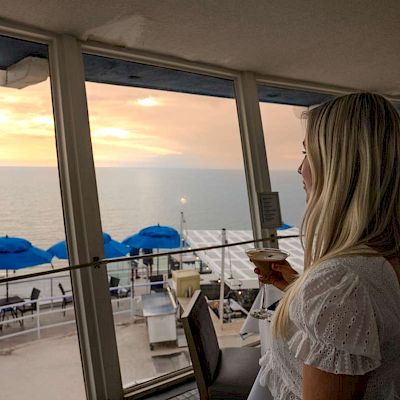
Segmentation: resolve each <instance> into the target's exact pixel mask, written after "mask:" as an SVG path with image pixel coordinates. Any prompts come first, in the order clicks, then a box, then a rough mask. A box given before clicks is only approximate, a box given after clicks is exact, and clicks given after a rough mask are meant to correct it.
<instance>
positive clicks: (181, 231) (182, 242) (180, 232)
mask: <svg viewBox="0 0 400 400" xmlns="http://www.w3.org/2000/svg"><path fill="white" fill-rule="evenodd" d="M179 201H180V202H181V204H182V206H184V205H185V204H186V203H187V199H186V198H185V197H181V198H180V200H179ZM185 222H186V221H185V216H184V215H183V211H181V218H180V229H179V234H180V239H181V240H180V248H179V250H182V249H183V247H184V240H185V239H184V237H183V224H184V223H185ZM179 269H182V253H180V254H179Z"/></svg>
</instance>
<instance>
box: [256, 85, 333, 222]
mask: <svg viewBox="0 0 400 400" xmlns="http://www.w3.org/2000/svg"><path fill="white" fill-rule="evenodd" d="M258 94H259V99H260V110H261V119H262V124H263V130H264V139H265V146H266V151H267V158H268V165H269V169H270V177H271V185H272V190H273V191H277V192H279V199H280V204H281V212H282V219H283V222H284V223H286V224H288V225H293V226H299V224H300V221H301V218H302V215H303V211H304V207H305V194H304V190H303V184H302V178H301V176H300V175H299V174H298V172H297V170H298V168H299V166H300V163H301V162H302V159H303V157H304V155H303V153H302V151H303V150H304V149H303V140H304V134H305V126H306V125H305V124H306V121H305V119H304V115H303V113H304V112H305V111H306V110H307V109H308V106H312V105H315V104H319V103H322V102H323V101H326V100H328V99H330V98H331V97H332V96H331V95H326V94H321V93H315V92H309V91H305V90H293V89H284V88H277V87H271V86H265V85H259V86H258Z"/></svg>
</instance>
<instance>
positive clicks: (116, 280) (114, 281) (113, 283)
mask: <svg viewBox="0 0 400 400" xmlns="http://www.w3.org/2000/svg"><path fill="white" fill-rule="evenodd" d="M120 280H121V279H119V278H117V277H116V276H110V283H109V285H110V288H115V287H117V286H118V285H119V281H120Z"/></svg>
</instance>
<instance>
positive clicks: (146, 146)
mask: <svg viewBox="0 0 400 400" xmlns="http://www.w3.org/2000/svg"><path fill="white" fill-rule="evenodd" d="M86 90H87V97H88V108H89V121H90V130H91V139H92V144H93V153H94V159H95V165H96V167H164V168H166V167H168V168H215V169H243V158H242V153H241V145H240V135H239V125H238V119H237V112H236V104H235V101H234V100H233V99H221V98H216V97H209V96H199V95H191V94H182V93H173V92H166V91H159V90H150V89H140V88H131V87H122V86H115V85H106V84H97V83H90V82H88V83H87V84H86ZM260 109H261V115H262V121H263V129H264V135H265V141H266V146H267V157H268V162H269V165H270V168H271V169H278V170H291V169H296V168H297V167H298V164H299V163H300V161H301V157H302V155H301V151H302V146H301V143H302V141H303V136H304V126H303V125H304V123H303V122H302V121H301V120H300V119H299V117H298V115H299V114H300V112H301V110H302V108H300V107H292V106H283V105H274V104H265V103H261V105H260ZM0 143H1V146H0V166H56V148H55V134H54V122H53V111H52V105H51V95H50V82H49V80H47V81H45V82H42V83H39V84H36V85H33V86H30V87H27V88H24V89H13V88H6V87H0Z"/></svg>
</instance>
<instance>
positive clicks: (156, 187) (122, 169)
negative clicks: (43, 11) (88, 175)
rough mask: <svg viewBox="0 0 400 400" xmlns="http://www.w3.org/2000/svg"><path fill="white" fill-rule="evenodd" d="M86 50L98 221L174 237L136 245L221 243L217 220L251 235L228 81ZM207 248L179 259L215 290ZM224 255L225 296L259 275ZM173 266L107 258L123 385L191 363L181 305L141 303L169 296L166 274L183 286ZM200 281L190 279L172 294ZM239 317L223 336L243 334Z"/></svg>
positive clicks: (176, 261) (107, 227)
mask: <svg viewBox="0 0 400 400" xmlns="http://www.w3.org/2000/svg"><path fill="white" fill-rule="evenodd" d="M84 60H85V71H86V79H87V81H88V82H87V84H86V89H87V95H88V105H89V119H90V126H91V137H92V143H93V151H94V159H95V166H96V177H97V183H98V191H99V202H100V209H101V216H102V226H103V231H104V232H107V233H109V234H110V235H111V237H112V238H113V239H116V240H118V241H123V240H124V239H126V238H128V237H130V236H132V235H134V234H137V233H138V232H139V231H140V230H142V229H143V228H146V227H149V226H155V229H158V228H157V225H158V224H159V225H161V228H162V227H164V226H167V227H171V228H172V229H174V230H175V236H177V242H176V241H175V242H173V241H172V244H170V245H169V246H167V245H166V244H165V243H159V244H157V243H156V242H152V243H150V244H149V243H148V242H146V243H144V242H140V243H139V242H137V241H136V242H135V241H133V242H130V243H131V246H132V247H133V248H132V250H131V254H137V253H139V248H140V249H141V250H140V251H141V252H142V253H143V252H145V251H149V252H151V251H153V252H154V253H157V252H158V251H160V252H161V251H166V250H168V248H166V246H167V247H171V248H174V247H175V248H179V237H180V236H182V237H183V239H184V241H185V243H188V244H189V245H191V246H193V247H199V243H201V244H202V245H203V246H205V245H212V244H217V245H218V244H220V243H221V229H222V228H226V229H228V230H229V231H232V230H236V231H239V230H241V231H246V232H247V233H248V234H250V235H251V232H250V230H251V225H250V215H249V206H248V198H247V192H246V183H245V176H244V170H243V160H242V151H241V143H240V134H239V126H238V120H237V111H236V103H235V100H234V98H233V97H234V96H233V95H234V91H233V82H232V81H229V80H224V79H220V78H215V77H210V76H203V75H197V74H193V73H187V72H182V71H177V70H172V69H167V68H161V67H155V66H148V65H143V64H138V63H131V62H126V61H121V60H114V59H108V58H104V57H97V56H93V55H84ZM201 238H204V239H201ZM133 239H135V238H133ZM133 239H132V240H133ZM228 240H230V241H231V242H233V241H235V240H237V237H234V236H231V237H230V236H229V234H228ZM132 243H134V245H135V246H137V247H135V246H134V245H133V244H132ZM209 255H210V256H212V255H213V253H209ZM206 256H207V254H193V253H191V254H189V255H188V256H186V257H184V258H183V260H182V261H183V262H182V269H183V270H195V273H194V276H195V275H196V273H198V272H199V271H201V272H202V273H201V279H202V288H204V290H208V296H209V298H210V299H211V300H216V299H218V296H219V283H218V279H219V277H220V270H219V268H220V264H218V262H214V263H213V262H212V260H211V258H210V257H209V258H208V261H207V262H205V261H204V260H205V259H206V258H207V257H206ZM228 259H229V260H230V261H229V262H230V264H228ZM226 265H227V266H226V272H225V274H226V277H227V278H228V275H229V276H230V270H229V268H228V265H231V266H232V265H233V269H232V271H233V272H232V274H233V276H232V278H233V279H231V281H230V282H227V286H226V295H227V296H228V297H231V298H233V297H234V296H235V294H236V292H237V291H238V290H239V289H240V288H241V287H242V286H245V284H244V283H243V282H244V281H245V280H250V279H253V280H254V282H255V285H257V283H256V281H257V280H256V278H255V276H254V274H253V273H252V269H251V278H250V277H248V276H246V275H242V274H240V273H239V272H237V271H236V258H235V256H234V250H231V252H230V253H229V258H228V253H227V262H226ZM180 266H181V263H180V258H179V256H175V257H173V256H171V257H167V256H164V257H161V258H155V257H152V256H147V257H146V258H145V259H144V260H143V261H141V262H138V263H137V265H136V264H135V263H132V264H131V263H123V262H121V263H118V264H117V265H115V264H113V265H111V264H110V265H109V266H108V274H109V279H110V286H111V289H110V293H111V297H112V302H113V308H114V318H115V326H116V335H117V341H118V349H119V357H120V363H121V372H122V378H123V384H124V386H130V385H132V384H134V383H137V382H140V381H143V380H150V379H152V378H154V377H156V376H160V375H163V374H166V373H168V372H173V371H176V370H177V369H180V368H182V367H185V366H188V365H189V364H190V357H189V354H188V349H187V346H186V341H185V338H184V333H183V329H182V325H181V324H180V322H179V315H173V314H168V313H166V314H165V315H159V316H158V317H157V318H154V319H151V318H150V317H148V316H147V315H148V314H146V313H147V311H148V310H149V309H150V310H151V307H152V304H153V303H156V302H157V301H160V302H166V303H168V302H169V300H168V299H169V297H168V296H169V294H168V292H166V291H165V290H166V284H165V283H163V281H166V280H168V279H169V285H170V286H171V288H172V293H174V292H175V293H176V291H178V292H179V291H180V289H178V288H177V287H174V284H173V282H171V281H173V279H172V278H171V277H172V273H173V271H172V270H175V269H176V270H178V269H179V268H180ZM216 266H217V267H216ZM213 269H214V271H213ZM211 271H212V272H213V274H209V273H208V272H211ZM180 272H181V271H180ZM203 272H204V274H203ZM206 272H207V273H206ZM177 273H178V271H176V272H174V276H175V275H177ZM132 278H133V287H131V285H132ZM192 278H193V277H192ZM197 278H198V277H197ZM197 278H196V277H194V278H193V279H194V280H196V279H197ZM189 279H191V278H189ZM242 280H243V282H242ZM228 284H229V285H230V287H229V285H228ZM206 286H207V287H206ZM189 287H190V288H189ZM196 287H197V286H196V283H192V284H191V285H187V286H186V287H184V288H183V289H182V291H181V292H179V293H178V295H179V297H182V296H188V295H190V294H191V293H193V291H194V289H195V288H196ZM180 288H181V287H180ZM243 298H244V297H243ZM240 301H241V299H240ZM167 306H168V304H167V305H166V307H167ZM238 314H240V313H236V314H235V316H238ZM232 315H233V313H232ZM241 316H243V314H241ZM146 318H147V325H146V323H145V322H146ZM241 323H243V319H242V321H241V322H238V323H237V324H236V333H232V332H233V330H232V331H231V334H230V335H229V338H228V337H225V338H223V337H221V345H226V344H227V343H228V344H229V345H233V344H235V345H241V344H242V343H243V342H241V339H240V338H239V335H238V331H239V327H240V325H241ZM217 325H218V322H217Z"/></svg>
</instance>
